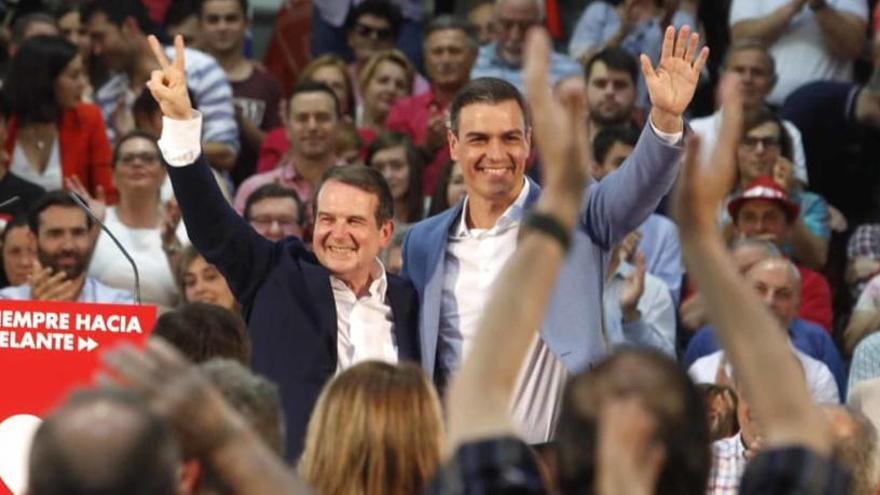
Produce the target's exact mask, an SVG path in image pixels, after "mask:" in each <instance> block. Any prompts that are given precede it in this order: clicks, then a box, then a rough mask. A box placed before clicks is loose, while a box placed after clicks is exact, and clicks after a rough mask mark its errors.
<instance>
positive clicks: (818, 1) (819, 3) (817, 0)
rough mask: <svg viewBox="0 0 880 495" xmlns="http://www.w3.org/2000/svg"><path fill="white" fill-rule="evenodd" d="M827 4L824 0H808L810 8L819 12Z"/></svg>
mask: <svg viewBox="0 0 880 495" xmlns="http://www.w3.org/2000/svg"><path fill="white" fill-rule="evenodd" d="M827 6H828V3H827V2H826V1H825V0H810V10H812V11H813V12H819V11H820V10H822V9H824V8H825V7H827Z"/></svg>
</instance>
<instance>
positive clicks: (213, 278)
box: [176, 245, 240, 313]
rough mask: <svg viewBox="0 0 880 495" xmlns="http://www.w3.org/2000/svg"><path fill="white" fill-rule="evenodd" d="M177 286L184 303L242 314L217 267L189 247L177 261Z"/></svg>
mask: <svg viewBox="0 0 880 495" xmlns="http://www.w3.org/2000/svg"><path fill="white" fill-rule="evenodd" d="M176 263H177V286H178V288H179V289H180V294H181V295H182V296H183V302H194V301H198V302H204V303H208V304H214V305H216V306H220V307H223V308H226V309H228V310H230V311H233V312H235V313H239V312H240V308H239V306H238V303H237V302H236V301H235V296H233V295H232V291H231V290H229V285H228V284H227V283H226V279H225V278H223V275H222V274H221V273H220V271H219V270H217V267H216V266H214V265H212V264H210V263H208V262H207V261H205V258H204V257H202V255H201V254H199V252H198V251H196V248H194V247H192V246H191V245H190V246H187V247H185V248H184V249H183V251H182V252H181V253H180V257H179V258H178V259H177V262H176Z"/></svg>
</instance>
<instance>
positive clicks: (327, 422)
mask: <svg viewBox="0 0 880 495" xmlns="http://www.w3.org/2000/svg"><path fill="white" fill-rule="evenodd" d="M442 445H443V419H442V417H441V414H440V401H439V400H438V398H437V393H436V392H435V391H434V387H433V385H432V384H431V382H430V381H429V380H428V378H427V377H426V376H425V374H424V372H423V371H422V369H421V368H419V367H418V366H417V365H414V364H399V365H392V364H388V363H381V362H376V361H367V362H363V363H360V364H357V365H355V366H352V367H351V368H349V369H347V370H345V371H343V372H341V373H340V374H339V375H337V376H336V377H335V378H333V379H332V380H331V381H330V382H328V383H327V385H326V386H324V390H323V391H322V392H321V396H320V397H319V398H318V403H317V405H316V406H315V410H314V412H313V413H312V417H311V419H310V420H309V426H308V431H307V433H306V442H305V451H304V452H303V455H302V457H301V458H300V461H299V467H298V471H299V474H300V476H302V478H303V480H304V481H306V482H307V483H309V484H310V485H311V486H312V487H314V488H315V490H316V493H317V494H318V495H335V494H342V493H368V494H377V495H378V494H380V493H389V494H390V493H400V494H403V493H422V492H423V491H424V489H425V488H426V487H427V484H428V481H429V480H430V479H431V477H432V476H433V474H434V472H435V471H436V469H437V466H439V465H440V458H441V454H442ZM354 473H361V474H360V475H357V476H354V475H353V474H354Z"/></svg>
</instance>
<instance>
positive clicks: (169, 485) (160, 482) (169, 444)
mask: <svg viewBox="0 0 880 495" xmlns="http://www.w3.org/2000/svg"><path fill="white" fill-rule="evenodd" d="M101 403H106V404H108V405H110V406H111V407H113V408H114V409H115V410H117V411H120V412H121V411H126V412H127V413H128V414H131V415H132V416H134V417H135V418H136V420H137V421H136V423H135V424H134V425H133V428H132V431H130V432H127V433H128V435H127V438H125V439H124V440H125V441H124V442H123V441H120V440H119V439H118V438H114V440H113V444H114V445H113V448H112V450H106V451H105V450H104V449H102V446H101V445H91V444H90V445H77V444H75V443H72V442H70V441H69V439H68V438H66V437H65V436H64V435H65V434H69V433H70V432H69V428H65V425H66V421H65V420H66V419H68V418H69V417H70V415H72V414H78V413H80V414H82V411H83V409H86V408H89V407H94V405H95V404H101ZM95 430H96V431H99V430H100V426H98V425H96V426H95ZM95 440H97V438H96V439H95ZM89 448H92V449H94V451H95V452H96V453H100V452H104V455H100V456H97V457H95V456H94V455H88V453H86V454H85V455H84V454H83V450H86V449H89ZM98 463H100V466H97V465H96V464H98ZM108 464H110V465H108ZM179 465H180V451H179V449H178V446H177V442H176V439H175V438H174V434H173V433H172V431H171V428H170V426H169V425H168V424H167V423H166V422H165V421H163V420H162V419H160V418H159V417H158V416H156V415H155V414H153V413H152V412H151V411H150V409H149V407H148V405H147V403H146V401H145V400H144V399H143V398H142V397H141V396H139V395H137V394H135V393H133V392H130V391H126V390H120V389H116V388H101V389H90V390H80V391H77V392H74V393H73V395H71V396H70V397H69V398H68V399H67V401H66V402H65V403H64V404H63V405H62V406H61V407H60V408H58V409H56V410H55V411H53V412H52V413H51V414H50V415H49V416H48V417H47V418H46V419H45V421H43V423H42V424H41V425H40V427H39V428H38V429H37V432H36V434H34V439H33V443H32V446H31V454H30V461H29V466H28V472H29V476H28V485H29V486H28V493H29V494H31V495H66V494H71V493H101V494H105V495H173V494H175V493H177V470H178V468H179ZM99 467H100V468H99Z"/></svg>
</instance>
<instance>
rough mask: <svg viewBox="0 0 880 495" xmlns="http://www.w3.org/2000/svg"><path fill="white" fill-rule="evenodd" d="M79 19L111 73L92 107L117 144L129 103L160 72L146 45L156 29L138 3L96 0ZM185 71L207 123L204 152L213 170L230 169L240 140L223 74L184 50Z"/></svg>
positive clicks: (169, 50)
mask: <svg viewBox="0 0 880 495" xmlns="http://www.w3.org/2000/svg"><path fill="white" fill-rule="evenodd" d="M83 18H84V19H85V22H86V25H87V26H88V29H89V36H90V37H91V38H92V52H93V53H94V54H95V55H96V56H97V57H99V58H100V60H101V62H102V63H103V64H104V65H106V66H107V68H108V69H109V70H110V71H113V72H114V73H115V75H114V76H113V77H111V78H110V79H109V80H108V81H107V82H106V83H104V85H103V86H101V87H100V88H98V89H97V91H96V92H95V103H97V104H98V106H100V107H101V112H102V114H103V116H104V123H105V124H106V125H107V130H108V134H109V135H110V138H111V140H115V139H116V138H118V137H119V136H122V135H123V134H125V133H127V132H128V131H130V130H132V128H133V126H134V118H133V116H132V114H131V110H132V108H131V106H132V103H133V102H134V100H135V99H136V98H137V96H138V95H140V94H141V92H143V90H144V83H146V82H147V80H148V79H149V78H150V72H151V71H152V70H154V69H158V68H159V65H158V63H157V62H156V61H155V60H154V57H153V54H152V53H151V52H150V47H149V45H148V44H147V35H149V34H151V33H153V32H155V30H156V29H155V26H154V25H153V23H152V21H150V19H149V18H148V17H147V12H146V9H145V8H144V6H143V4H142V3H141V2H140V1H139V0H96V1H94V2H90V3H88V4H86V9H85V11H84V12H83ZM165 53H166V56H168V57H173V56H174V48H173V47H170V46H168V47H165ZM185 70H186V73H187V76H188V77H187V84H188V86H187V87H188V88H189V89H190V91H192V94H193V96H194V97H195V98H194V99H193V105H194V106H195V108H198V110H199V112H201V114H202V118H203V119H204V121H205V125H204V129H203V133H202V153H203V154H204V155H205V158H206V159H207V160H208V162H209V163H210V164H211V166H212V167H214V168H216V169H218V170H224V171H229V170H232V169H233V167H234V166H235V156H236V154H237V153H238V150H239V141H238V127H237V126H236V124H235V111H234V107H233V104H232V89H231V88H230V86H229V82H228V81H227V80H226V74H225V73H224V72H223V69H222V68H221V67H220V65H218V64H217V62H216V61H215V60H214V58H212V57H210V56H208V55H206V54H204V53H202V52H199V51H197V50H187V51H186V68H185Z"/></svg>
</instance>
